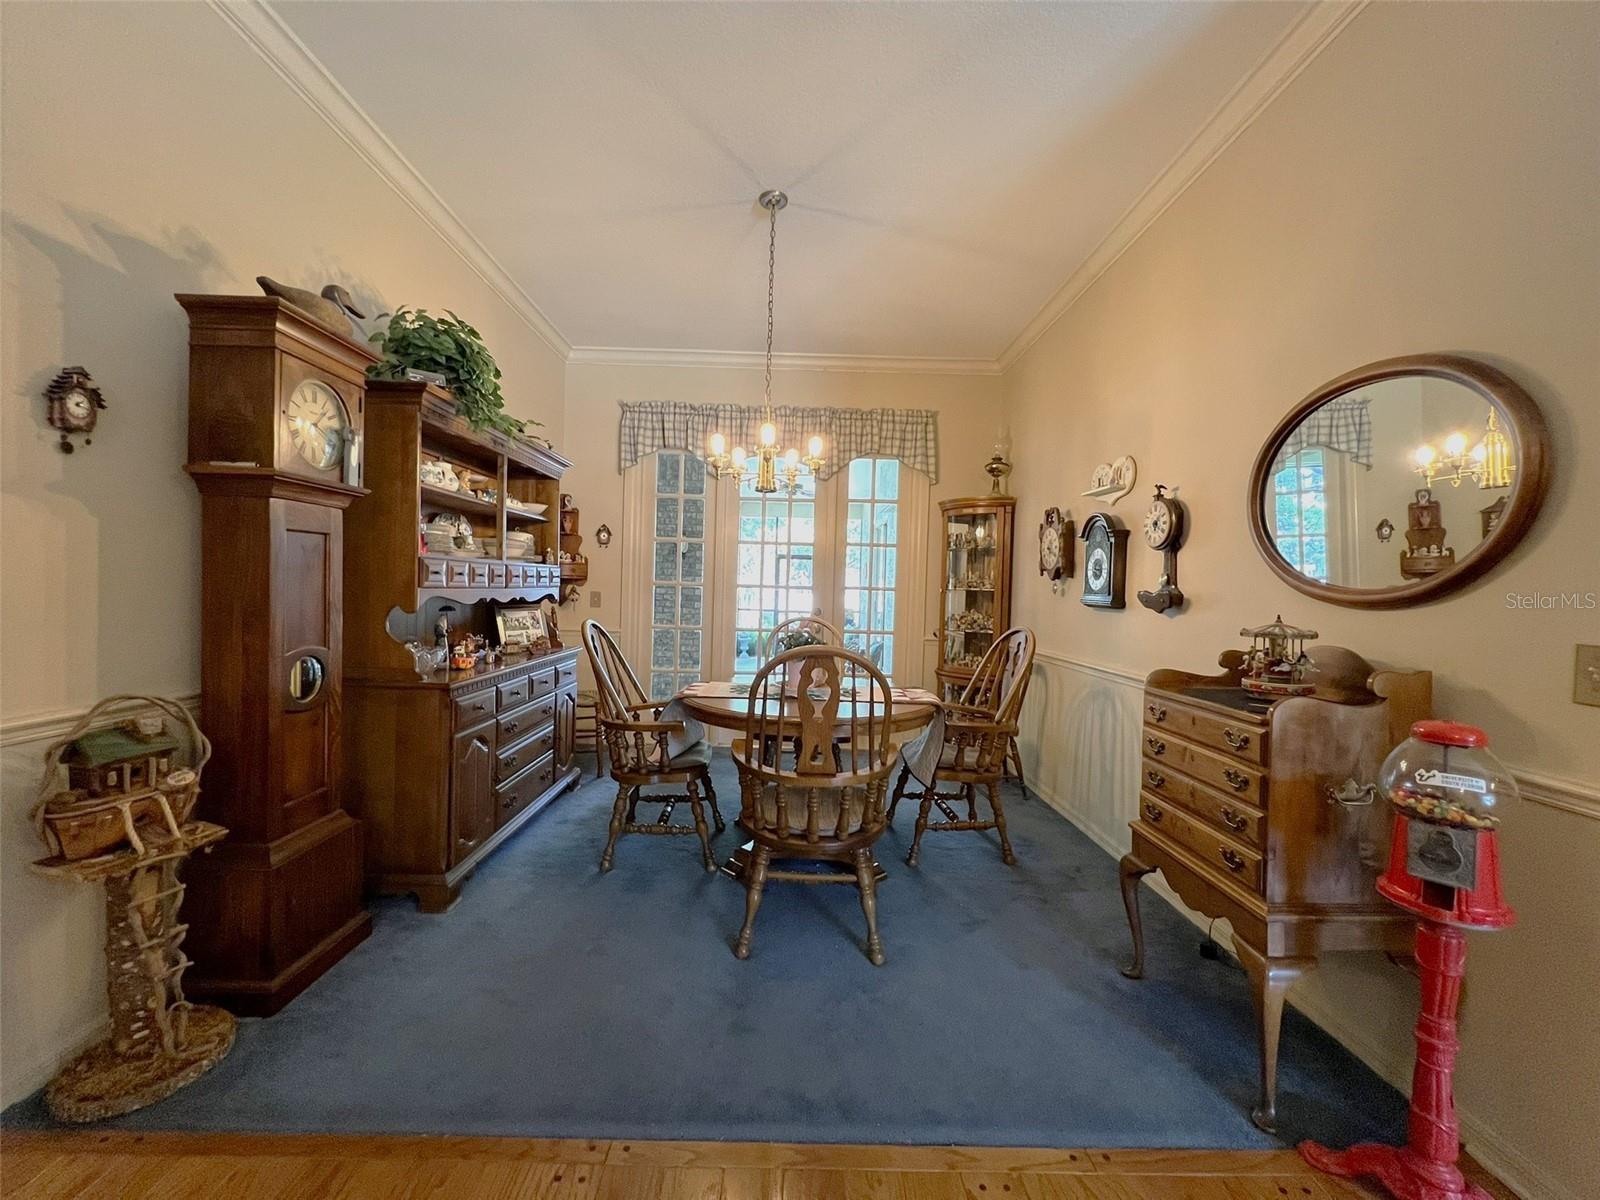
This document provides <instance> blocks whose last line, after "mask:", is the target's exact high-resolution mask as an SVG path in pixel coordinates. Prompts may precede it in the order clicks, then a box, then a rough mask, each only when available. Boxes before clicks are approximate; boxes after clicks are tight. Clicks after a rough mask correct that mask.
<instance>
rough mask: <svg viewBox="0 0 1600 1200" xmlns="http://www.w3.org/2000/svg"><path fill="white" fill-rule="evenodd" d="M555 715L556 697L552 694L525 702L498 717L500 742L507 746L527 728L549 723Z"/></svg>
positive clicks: (535, 727)
mask: <svg viewBox="0 0 1600 1200" xmlns="http://www.w3.org/2000/svg"><path fill="white" fill-rule="evenodd" d="M555 716H556V698H555V696H553V695H551V696H546V697H545V698H544V699H542V700H535V701H534V702H533V703H532V704H525V705H523V706H522V707H521V708H518V709H513V710H512V711H511V712H508V713H506V714H504V715H503V716H501V718H500V721H499V726H500V744H501V745H503V746H509V745H510V744H511V743H512V742H513V741H515V740H516V739H517V738H518V737H520V736H521V735H522V734H524V733H527V732H528V731H529V730H532V729H537V728H538V727H539V726H541V725H548V724H550V722H551V721H553V720H555Z"/></svg>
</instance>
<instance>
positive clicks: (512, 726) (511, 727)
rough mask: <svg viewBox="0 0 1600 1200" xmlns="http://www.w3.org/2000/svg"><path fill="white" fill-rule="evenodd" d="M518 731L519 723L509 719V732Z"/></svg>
mask: <svg viewBox="0 0 1600 1200" xmlns="http://www.w3.org/2000/svg"><path fill="white" fill-rule="evenodd" d="M516 731H517V723H516V722H515V721H507V722H506V732H507V733H515V732H516Z"/></svg>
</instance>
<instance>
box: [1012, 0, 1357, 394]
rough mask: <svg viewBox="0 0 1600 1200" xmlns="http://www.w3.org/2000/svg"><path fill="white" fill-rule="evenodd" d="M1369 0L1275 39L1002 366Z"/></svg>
mask: <svg viewBox="0 0 1600 1200" xmlns="http://www.w3.org/2000/svg"><path fill="white" fill-rule="evenodd" d="M1367 3H1368V0H1318V3H1317V4H1315V5H1314V6H1313V7H1312V8H1310V9H1309V10H1307V11H1306V13H1305V14H1304V15H1303V16H1302V17H1301V18H1300V19H1299V20H1298V21H1296V22H1295V23H1294V24H1293V25H1292V26H1290V28H1289V29H1288V30H1287V31H1286V32H1285V33H1284V35H1283V36H1282V37H1281V38H1279V39H1278V41H1277V43H1276V44H1275V45H1274V46H1273V47H1272V49H1271V50H1269V51H1268V52H1267V53H1266V55H1265V57H1263V58H1262V60H1261V61H1260V62H1259V63H1257V64H1256V66H1255V69H1254V70H1252V71H1251V72H1250V73H1249V74H1248V75H1246V76H1245V77H1244V79H1242V80H1240V82H1239V84H1238V85H1237V86H1236V87H1235V88H1234V89H1233V91H1231V92H1229V93H1228V95H1227V97H1226V98H1225V99H1224V100H1223V101H1222V103H1221V104H1220V105H1219V106H1218V107H1217V109H1216V111H1215V112H1213V113H1212V114H1211V116H1210V117H1208V118H1207V119H1206V122H1205V124H1203V125H1202V126H1201V127H1200V129H1199V131H1198V132H1197V133H1196V134H1195V135H1194V137H1192V138H1190V139H1189V142H1188V144H1187V145H1186V146H1184V148H1183V149H1182V150H1180V151H1179V152H1178V155H1177V157H1176V158H1174V159H1173V160H1172V161H1171V162H1170V163H1168V164H1167V166H1166V167H1165V169H1163V170H1162V172H1161V173H1160V174H1159V175H1157V176H1156V177H1155V179H1153V180H1152V181H1151V182H1150V184H1149V186H1148V187H1146V188H1145V189H1144V191H1143V192H1141V193H1140V194H1139V198H1138V199H1137V200H1135V201H1134V202H1133V204H1132V206H1131V207H1130V208H1129V209H1128V211H1127V212H1125V213H1123V214H1122V218H1121V219H1120V220H1119V221H1118V222H1117V223H1116V224H1115V225H1113V226H1112V227H1111V231H1110V232H1109V233H1107V234H1106V236H1105V237H1103V238H1102V239H1100V243H1099V244H1098V245H1097V246H1095V248H1094V249H1093V250H1091V251H1090V252H1089V256H1088V257H1087V258H1086V259H1084V260H1083V262H1082V263H1080V264H1079V265H1078V268H1077V270H1075V271H1073V273H1072V274H1071V275H1069V276H1068V277H1067V281H1066V282H1065V283H1063V284H1062V285H1061V287H1060V288H1059V289H1057V291H1056V293H1055V295H1053V296H1051V297H1050V299H1049V300H1047V301H1045V303H1044V306H1043V307H1042V308H1040V309H1039V311H1038V312H1037V313H1035V314H1034V317H1033V319H1032V320H1031V321H1029V322H1028V323H1027V324H1026V325H1025V326H1023V328H1022V332H1021V333H1019V334H1017V336H1016V337H1015V338H1013V339H1012V341H1011V344H1010V345H1009V346H1007V347H1006V348H1005V350H1004V351H1003V352H1002V353H1001V355H1000V357H999V360H998V362H999V365H1000V369H1001V370H1002V371H1007V370H1010V369H1011V367H1012V366H1013V365H1014V364H1015V363H1016V361H1017V360H1018V359H1020V358H1021V357H1022V356H1023V354H1025V353H1026V352H1027V351H1028V349H1029V347H1031V346H1032V345H1033V344H1034V343H1035V342H1037V341H1038V340H1039V339H1040V338H1041V337H1043V336H1044V334H1045V331H1046V330H1048V329H1049V328H1050V327H1051V326H1052V325H1054V324H1055V323H1056V322H1057V321H1058V320H1060V319H1061V316H1062V315H1063V314H1064V313H1065V312H1066V311H1067V310H1068V309H1069V308H1071V307H1072V306H1073V305H1074V304H1075V303H1077V301H1078V298H1079V297H1080V296H1082V295H1083V294H1084V293H1085V292H1086V291H1088V290H1089V288H1090V287H1091V286H1092V285H1093V284H1094V282H1095V280H1097V279H1099V278H1100V276H1102V275H1104V274H1105V273H1106V271H1107V270H1108V269H1109V268H1110V267H1111V264H1112V263H1114V262H1116V261H1117V259H1119V258H1121V257H1122V255H1123V254H1124V253H1125V252H1126V251H1127V250H1128V248H1129V247H1131V246H1132V245H1133V244H1134V243H1135V242H1136V241H1138V240H1139V238H1140V236H1141V235H1142V234H1143V233H1144V231H1145V230H1147V229H1149V228H1150V226H1151V225H1152V224H1154V223H1155V221H1156V218H1157V217H1159V216H1161V214H1162V213H1164V212H1166V211H1167V209H1168V208H1169V207H1171V205H1172V203H1173V202H1174V201H1175V200H1177V198H1178V197H1179V196H1181V195H1183V193H1184V192H1185V191H1187V190H1188V188H1189V185H1190V184H1192V183H1193V182H1194V181H1195V180H1197V179H1199V178H1200V176H1201V175H1202V174H1204V173H1205V170H1206V168H1207V167H1209V166H1210V165H1211V164H1212V163H1213V162H1215V161H1216V159H1217V156H1218V155H1220V154H1221V153H1222V152H1223V151H1224V150H1226V149H1227V148H1228V147H1229V146H1230V145H1232V144H1233V142H1234V139H1235V138H1237V137H1238V136H1239V135H1240V134H1241V133H1243V132H1244V131H1245V130H1246V129H1248V128H1249V127H1250V125H1251V124H1252V123H1253V122H1254V121H1255V119H1256V118H1257V117H1259V116H1260V115H1261V114H1262V112H1263V111H1265V109H1266V107H1267V106H1268V105H1269V104H1271V103H1272V101H1273V100H1274V99H1276V98H1277V96H1278V94H1279V93H1280V92H1282V91H1283V89H1284V88H1285V87H1287V86H1288V85H1289V83H1290V82H1291V81H1292V80H1293V79H1294V77H1295V76H1296V75H1298V74H1300V72H1301V71H1303V70H1304V69H1305V68H1306V67H1307V66H1308V65H1309V64H1310V63H1311V61H1312V59H1314V58H1316V56H1317V55H1318V54H1320V53H1321V52H1322V51H1323V50H1324V49H1326V48H1327V46H1328V45H1329V44H1330V43H1331V42H1332V41H1333V39H1334V38H1335V37H1337V36H1338V35H1339V32H1340V31H1341V30H1342V29H1344V27H1345V26H1346V25H1348V24H1349V23H1350V21H1351V20H1352V19H1353V18H1354V17H1355V15H1356V14H1357V13H1359V12H1360V11H1361V10H1362V9H1363V8H1365V7H1366V6H1367Z"/></svg>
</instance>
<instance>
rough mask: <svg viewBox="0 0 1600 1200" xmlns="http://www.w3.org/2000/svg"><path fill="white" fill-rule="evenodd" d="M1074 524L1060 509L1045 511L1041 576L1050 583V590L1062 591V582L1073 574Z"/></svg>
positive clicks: (1041, 541)
mask: <svg viewBox="0 0 1600 1200" xmlns="http://www.w3.org/2000/svg"><path fill="white" fill-rule="evenodd" d="M1072 549H1073V537H1072V522H1071V521H1070V520H1068V519H1067V518H1066V517H1064V516H1063V515H1062V513H1061V510H1060V509H1059V508H1047V509H1045V510H1044V522H1043V523H1042V524H1041V525H1040V526H1039V574H1041V575H1043V576H1044V577H1045V578H1046V579H1048V580H1049V581H1050V590H1051V591H1052V592H1058V591H1060V590H1061V580H1062V579H1064V578H1066V577H1068V576H1070V575H1071V574H1072Z"/></svg>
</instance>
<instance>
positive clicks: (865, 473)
mask: <svg viewBox="0 0 1600 1200" xmlns="http://www.w3.org/2000/svg"><path fill="white" fill-rule="evenodd" d="M846 478H847V481H848V486H849V496H848V497H847V500H846V504H847V507H846V509H845V523H844V540H845V550H844V631H845V639H844V640H845V646H846V647H847V648H849V649H851V650H857V651H859V652H861V653H863V654H865V655H867V657H869V658H870V659H872V661H873V662H875V663H877V664H878V669H879V670H881V671H882V672H883V673H884V674H885V675H887V676H889V678H890V679H891V680H892V679H893V678H894V590H895V584H896V582H897V578H896V567H897V563H896V561H895V557H896V546H897V545H898V543H899V540H900V505H899V499H900V463H899V461H898V460H897V459H893V458H876V459H874V458H858V459H856V460H855V461H853V462H852V463H851V464H850V467H849V470H848V471H847V473H846Z"/></svg>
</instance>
